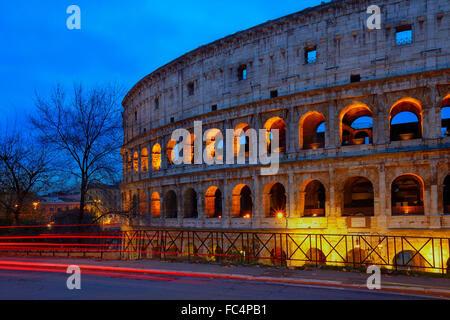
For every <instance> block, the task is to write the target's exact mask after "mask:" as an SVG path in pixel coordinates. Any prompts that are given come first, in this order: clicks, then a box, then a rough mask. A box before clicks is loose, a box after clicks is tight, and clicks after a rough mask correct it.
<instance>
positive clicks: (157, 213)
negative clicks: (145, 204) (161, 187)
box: [150, 192, 161, 218]
mask: <svg viewBox="0 0 450 320" xmlns="http://www.w3.org/2000/svg"><path fill="white" fill-rule="evenodd" d="M150 201H151V203H150V212H151V215H152V218H160V217H161V198H160V196H159V193H158V192H153V193H152V196H151V198H150Z"/></svg>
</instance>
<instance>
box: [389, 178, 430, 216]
mask: <svg viewBox="0 0 450 320" xmlns="http://www.w3.org/2000/svg"><path fill="white" fill-rule="evenodd" d="M391 200H392V215H393V216H402V215H424V205H423V181H422V179H421V178H420V177H418V176H416V175H412V174H404V175H401V176H400V177H398V178H396V179H395V180H394V181H393V182H392V186H391Z"/></svg>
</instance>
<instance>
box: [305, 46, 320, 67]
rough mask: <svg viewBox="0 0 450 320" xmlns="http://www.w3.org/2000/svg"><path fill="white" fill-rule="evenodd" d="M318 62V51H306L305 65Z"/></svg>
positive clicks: (309, 49)
mask: <svg viewBox="0 0 450 320" xmlns="http://www.w3.org/2000/svg"><path fill="white" fill-rule="evenodd" d="M316 61H317V49H316V48H315V47H314V48H306V49H305V64H312V63H315V62H316Z"/></svg>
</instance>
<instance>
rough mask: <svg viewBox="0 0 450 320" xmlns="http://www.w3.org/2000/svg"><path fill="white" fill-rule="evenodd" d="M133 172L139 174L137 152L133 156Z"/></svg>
mask: <svg viewBox="0 0 450 320" xmlns="http://www.w3.org/2000/svg"><path fill="white" fill-rule="evenodd" d="M133 170H134V173H138V172H139V154H138V153H137V151H136V152H135V153H134V154H133Z"/></svg>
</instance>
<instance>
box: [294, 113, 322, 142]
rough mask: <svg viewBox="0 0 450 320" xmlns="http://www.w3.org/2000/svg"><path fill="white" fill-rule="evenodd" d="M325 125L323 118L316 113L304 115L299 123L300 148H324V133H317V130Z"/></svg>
mask: <svg viewBox="0 0 450 320" xmlns="http://www.w3.org/2000/svg"><path fill="white" fill-rule="evenodd" d="M322 124H325V117H324V115H323V114H321V113H320V112H317V111H310V112H307V113H306V114H304V115H303V116H302V117H301V119H300V121H299V140H300V141H299V143H300V148H301V149H303V150H307V149H319V148H323V147H324V146H325V131H323V132H318V128H319V127H321V125H322Z"/></svg>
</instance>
